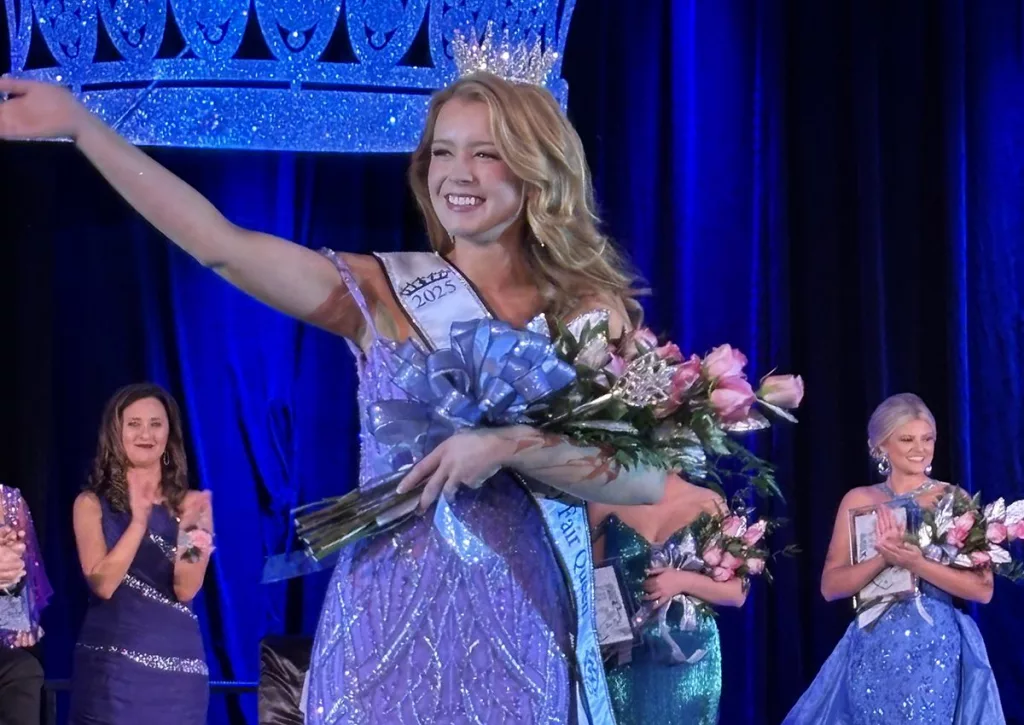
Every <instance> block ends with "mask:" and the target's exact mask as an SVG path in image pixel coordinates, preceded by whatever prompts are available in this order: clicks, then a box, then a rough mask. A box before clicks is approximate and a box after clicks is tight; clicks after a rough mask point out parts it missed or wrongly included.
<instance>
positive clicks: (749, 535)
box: [743, 519, 768, 546]
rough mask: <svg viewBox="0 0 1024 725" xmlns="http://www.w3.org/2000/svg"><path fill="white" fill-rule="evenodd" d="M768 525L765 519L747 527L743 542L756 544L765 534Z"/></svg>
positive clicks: (751, 544)
mask: <svg viewBox="0 0 1024 725" xmlns="http://www.w3.org/2000/svg"><path fill="white" fill-rule="evenodd" d="M767 526H768V524H767V523H766V522H765V521H764V519H762V520H760V521H758V522H757V523H756V524H754V525H753V526H751V527H750V528H749V529H747V531H746V533H745V534H743V543H744V544H746V545H747V546H753V545H754V544H756V543H757V542H758V541H760V540H761V537H762V536H764V530H765V527H767Z"/></svg>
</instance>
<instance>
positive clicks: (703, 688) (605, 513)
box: [589, 476, 746, 725]
mask: <svg viewBox="0 0 1024 725" xmlns="http://www.w3.org/2000/svg"><path fill="white" fill-rule="evenodd" d="M722 510H724V502H723V501H722V499H721V498H720V497H719V496H718V495H717V494H715V493H714V492H713V491H709V490H707V489H705V488H701V487H699V486H694V485H693V484H691V483H687V482H686V481H684V480H683V479H681V478H679V477H678V476H671V477H670V478H669V480H668V481H667V482H666V485H665V496H664V498H662V500H661V501H660V502H658V503H657V504H654V505H652V506H606V505H601V504H590V506H589V512H590V521H591V527H592V529H593V533H594V561H595V562H598V563H599V562H601V561H606V562H615V563H616V564H617V565H618V567H619V570H620V571H621V573H622V575H623V579H624V583H625V585H626V587H627V589H628V590H629V595H630V598H631V599H632V603H633V606H634V607H636V608H639V607H640V606H643V604H644V603H645V602H653V603H654V605H655V606H660V605H662V604H664V602H665V601H668V600H670V599H672V597H674V596H676V595H677V594H688V595H691V596H693V597H696V598H698V599H701V600H703V601H705V602H708V603H710V604H714V605H717V606H732V607H739V606H742V605H743V602H744V601H745V600H746V583H745V582H743V581H740V580H739V579H733V580H731V581H728V582H716V581H714V580H712V579H711V578H710V577H707V576H704V575H703V574H698V573H696V572H687V571H678V570H676V569H665V570H662V571H658V572H657V573H654V574H650V575H649V574H648V570H649V569H650V568H651V554H652V553H653V552H654V551H656V550H657V549H658V548H660V547H664V546H665V545H666V544H668V543H670V542H676V541H679V540H680V539H682V538H683V537H684V536H685V535H686V533H687V532H688V531H689V530H690V526H691V525H692V524H693V523H694V522H695V521H696V520H697V519H698V518H699V517H700V516H701V515H702V514H705V513H709V514H717V513H719V512H721V511H722ZM652 542H653V543H652ZM697 617H698V618H697V626H696V629H693V630H689V631H685V630H684V628H683V626H682V621H683V605H682V604H680V603H679V602H676V601H671V602H670V603H669V605H668V616H667V623H668V625H669V631H668V633H667V636H669V637H670V638H671V640H672V642H674V645H675V646H674V647H673V645H672V644H669V643H668V642H667V641H666V640H665V638H664V636H663V635H662V632H661V630H660V627H659V624H658V622H657V621H656V619H652V621H650V622H648V624H646V625H645V626H644V627H643V630H642V632H641V636H640V640H639V641H638V643H637V644H636V645H635V646H634V647H633V649H632V651H631V652H630V656H629V658H628V660H629V661H622V662H619V661H617V660H618V658H614V659H613V660H612V661H611V662H609V663H607V665H606V667H607V675H608V688H609V691H610V692H611V696H612V705H613V707H614V709H615V720H616V722H617V723H618V725H659V724H660V723H665V724H666V725H668V724H669V723H672V724H676V723H686V725H713V724H714V723H717V722H718V701H719V698H720V697H721V694H722V648H721V645H720V643H719V640H718V626H717V625H716V624H715V620H714V618H713V617H711V616H706V615H701V614H698V615H697ZM680 660H683V661H680Z"/></svg>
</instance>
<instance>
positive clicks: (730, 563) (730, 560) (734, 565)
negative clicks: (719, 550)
mask: <svg viewBox="0 0 1024 725" xmlns="http://www.w3.org/2000/svg"><path fill="white" fill-rule="evenodd" d="M719 566H721V567H722V568H723V569H728V570H729V571H736V570H737V569H739V568H740V567H741V566H743V559H741V558H739V557H738V556H733V555H732V554H730V553H729V552H728V551H727V552H725V553H724V554H722V563H721V564H719Z"/></svg>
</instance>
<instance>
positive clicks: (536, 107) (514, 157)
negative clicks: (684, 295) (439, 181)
mask: <svg viewBox="0 0 1024 725" xmlns="http://www.w3.org/2000/svg"><path fill="white" fill-rule="evenodd" d="M453 98H459V99H463V100H468V101H479V102H481V103H484V104H486V105H487V108H488V109H489V110H490V116H491V135H492V136H493V137H494V143H495V146H497V148H498V152H499V154H500V155H501V158H502V160H503V161H504V162H505V163H506V164H507V165H508V167H509V169H511V170H512V173H514V174H515V175H516V176H517V177H518V178H519V179H521V180H522V181H523V182H524V184H525V186H526V193H525V197H526V201H525V204H524V211H523V214H524V215H525V219H526V229H527V232H526V237H527V238H526V239H525V240H524V241H525V245H524V246H525V250H524V251H525V253H526V256H527V259H528V261H529V264H530V266H531V268H532V269H533V270H534V271H536V272H537V278H538V279H539V280H541V282H540V285H539V286H540V288H541V293H542V294H543V295H544V297H545V299H546V300H547V302H548V309H547V310H546V311H547V312H548V313H549V314H552V315H555V316H558V317H565V316H566V315H568V314H571V313H572V312H573V311H574V310H575V309H577V308H578V307H579V305H580V302H581V300H583V299H584V298H598V299H610V300H612V301H614V302H619V303H621V304H622V306H623V308H624V309H625V311H626V313H627V314H628V315H629V317H630V318H631V320H632V321H633V322H634V324H639V321H640V318H641V309H640V305H639V304H638V303H637V301H636V296H637V295H638V294H640V293H641V292H642V290H639V289H637V288H636V287H635V284H636V282H637V276H636V274H635V273H634V272H633V270H632V268H631V267H630V266H629V265H628V263H627V262H626V260H625V258H624V257H623V255H622V254H621V253H620V252H619V251H618V249H617V248H616V247H615V244H614V243H613V242H612V240H611V239H609V238H608V237H606V236H605V235H603V234H602V233H601V232H600V231H599V229H598V225H599V224H600V220H599V219H598V217H597V213H596V212H595V202H594V189H593V185H592V183H591V177H590V168H589V167H588V166H587V160H586V157H585V155H584V153H583V143H582V142H581V141H580V137H579V135H578V134H577V133H576V129H575V128H573V126H572V124H571V123H570V122H569V119H568V118H566V116H565V114H564V113H562V110H561V108H559V106H558V103H557V102H556V101H555V99H554V97H553V96H552V95H551V94H550V93H549V92H548V91H547V90H545V89H543V88H541V87H539V86H534V85H529V84H513V83H509V82H508V81H505V80H503V79H502V78H499V77H498V76H496V75H493V74H491V73H484V72H478V73H473V74H471V75H468V76H465V77H463V78H461V79H459V80H457V81H456V82H454V83H453V84H452V85H450V86H448V87H447V88H445V89H443V90H441V91H439V92H438V93H436V94H435V95H434V96H433V98H432V99H431V102H430V109H429V112H428V114H427V123H426V126H425V128H424V129H423V135H422V137H421V138H420V142H419V145H418V146H417V147H416V150H415V151H414V152H413V154H412V163H411V165H410V167H409V183H410V185H411V186H412V191H413V194H414V195H415V197H416V203H417V204H418V205H419V208H420V211H421V212H422V214H423V217H424V219H425V220H426V225H427V233H428V235H429V237H430V245H431V247H433V249H434V251H436V252H438V253H440V254H447V253H448V252H449V251H450V250H451V247H452V240H451V238H450V237H449V236H448V232H447V231H446V230H445V228H444V227H443V226H442V224H441V220H440V219H438V217H437V214H436V213H434V207H433V204H432V203H431V197H430V188H429V186H428V184H427V172H428V170H429V168H430V158H431V144H432V143H433V139H434V127H435V125H436V124H437V117H438V114H439V113H440V112H441V107H442V106H444V104H445V103H447V102H448V101H450V100H452V99H453Z"/></svg>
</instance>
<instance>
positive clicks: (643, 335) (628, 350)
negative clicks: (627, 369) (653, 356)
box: [621, 327, 658, 360]
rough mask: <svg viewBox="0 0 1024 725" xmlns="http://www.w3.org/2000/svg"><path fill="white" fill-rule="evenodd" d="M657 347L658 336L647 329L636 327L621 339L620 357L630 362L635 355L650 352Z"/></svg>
mask: <svg viewBox="0 0 1024 725" xmlns="http://www.w3.org/2000/svg"><path fill="white" fill-rule="evenodd" d="M657 346H658V336H657V335H655V334H654V333H653V332H651V329H650V328H649V327H638V328H637V329H635V330H633V331H632V332H629V333H627V334H626V335H625V336H624V337H623V339H622V350H621V353H622V356H623V357H624V358H626V359H627V360H632V359H633V358H635V357H636V356H637V355H643V354H645V353H648V352H650V351H651V350H653V349H654V348H656V347H657Z"/></svg>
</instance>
